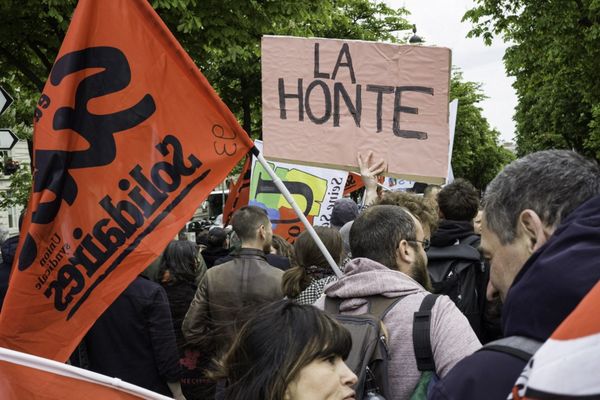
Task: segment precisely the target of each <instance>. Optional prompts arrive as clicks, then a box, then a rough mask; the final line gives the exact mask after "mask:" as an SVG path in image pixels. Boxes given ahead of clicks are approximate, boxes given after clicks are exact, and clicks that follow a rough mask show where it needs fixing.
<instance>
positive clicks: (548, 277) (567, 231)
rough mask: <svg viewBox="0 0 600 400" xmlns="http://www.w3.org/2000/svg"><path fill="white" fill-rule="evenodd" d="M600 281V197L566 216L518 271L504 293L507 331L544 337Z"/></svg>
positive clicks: (503, 323) (536, 337) (533, 336)
mask: <svg viewBox="0 0 600 400" xmlns="http://www.w3.org/2000/svg"><path fill="white" fill-rule="evenodd" d="M598 280H600V196H596V197H594V198H592V199H590V200H588V201H587V202H585V203H584V204H582V205H581V206H579V207H578V208H577V209H575V211H573V212H572V213H571V214H569V215H568V216H567V218H566V219H565V220H564V221H563V222H562V223H561V224H560V225H559V227H558V228H557V230H556V231H555V232H554V234H553V235H552V236H551V237H550V239H549V240H548V241H547V242H546V243H545V244H544V246H542V247H541V248H540V249H538V251H536V252H535V253H534V254H533V255H532V256H531V257H530V258H529V259H528V260H527V262H526V263H525V265H524V266H523V268H522V269H521V271H520V272H519V274H518V275H517V276H516V278H515V281H514V282H513V285H512V286H511V288H510V290H509V291H508V294H507V296H506V302H505V304H504V308H503V311H502V312H503V318H502V325H503V329H504V333H505V335H507V336H509V335H524V336H529V337H532V338H535V339H538V340H546V339H547V338H548V337H549V336H550V334H551V333H552V332H553V331H554V330H555V329H556V328H557V327H558V325H559V324H560V323H561V322H562V320H564V319H565V318H566V317H567V316H568V315H569V314H570V313H571V311H573V309H574V308H575V307H576V306H577V304H578V303H579V302H580V301H581V299H583V297H584V296H585V295H586V294H587V293H588V292H589V291H590V290H591V289H592V287H593V286H594V285H595V284H596V282H598Z"/></svg>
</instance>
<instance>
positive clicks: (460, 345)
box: [315, 258, 481, 400]
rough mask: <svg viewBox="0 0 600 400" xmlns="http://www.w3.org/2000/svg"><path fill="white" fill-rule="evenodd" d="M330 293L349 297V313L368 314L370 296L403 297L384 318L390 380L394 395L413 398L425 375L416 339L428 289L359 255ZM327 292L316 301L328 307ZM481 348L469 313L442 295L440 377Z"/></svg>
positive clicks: (435, 319) (435, 327) (437, 330)
mask: <svg viewBox="0 0 600 400" xmlns="http://www.w3.org/2000/svg"><path fill="white" fill-rule="evenodd" d="M324 294H325V295H327V296H328V297H334V298H335V297H338V298H342V299H346V300H345V301H343V302H342V303H341V306H340V307H341V312H342V313H343V314H364V313H365V312H366V311H367V307H366V304H367V301H366V300H365V299H364V297H367V296H373V295H382V296H385V297H399V296H402V297H403V298H402V299H401V300H400V301H399V302H398V303H396V305H395V306H394V307H393V308H392V309H391V310H390V311H389V312H388V314H387V315H386V317H385V318H384V320H383V322H384V324H385V326H386V328H387V330H388V332H389V338H388V347H389V349H390V353H391V354H390V356H391V360H390V364H389V370H388V373H389V378H390V386H391V387H390V390H391V392H392V399H394V400H396V399H398V400H402V399H409V398H410V395H411V394H412V392H413V391H414V389H415V386H416V384H417V382H418V381H419V378H420V376H421V372H420V371H419V370H418V369H417V362H416V360H415V353H414V350H413V343H412V329H413V314H414V313H415V311H418V309H419V306H420V305H421V302H422V301H423V299H424V298H425V296H426V295H427V294H428V292H427V291H426V290H425V289H424V288H423V287H422V286H421V285H419V284H418V283H417V282H416V281H414V280H413V279H411V278H410V277H409V276H408V275H406V274H403V273H402V272H398V271H392V270H391V269H389V268H387V267H385V266H383V265H381V264H379V263H377V262H375V261H372V260H370V259H368V258H355V259H353V260H352V261H350V262H349V263H348V264H346V269H345V274H344V276H343V277H342V278H341V279H340V280H338V281H335V282H333V283H331V284H329V285H328V286H326V287H325V291H324ZM324 302H325V298H324V296H323V297H321V298H320V299H319V300H317V302H316V303H315V306H316V307H318V308H320V309H323V306H324ZM480 347H481V344H480V343H479V340H478V339H477V336H476V335H475V333H473V330H472V329H471V326H470V325H469V322H468V321H467V319H466V318H465V317H464V315H463V314H462V313H461V312H460V311H459V309H458V308H456V306H455V305H454V303H453V302H452V300H450V298H448V297H447V296H440V297H439V298H438V299H437V302H436V303H435V305H434V307H433V309H432V311H431V348H432V351H433V358H434V360H435V366H436V372H437V374H438V376H440V377H444V376H445V375H446V374H447V373H448V372H449V371H450V370H451V369H452V367H454V365H455V364H456V363H457V362H459V361H460V360H462V359H463V358H465V357H466V356H468V355H470V354H472V353H473V352H475V351H476V350H477V349H479V348H480Z"/></svg>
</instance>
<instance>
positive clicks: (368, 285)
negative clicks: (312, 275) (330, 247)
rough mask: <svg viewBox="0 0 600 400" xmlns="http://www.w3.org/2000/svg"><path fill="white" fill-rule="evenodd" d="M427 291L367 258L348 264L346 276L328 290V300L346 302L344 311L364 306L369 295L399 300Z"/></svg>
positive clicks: (398, 273) (326, 290) (404, 276)
mask: <svg viewBox="0 0 600 400" xmlns="http://www.w3.org/2000/svg"><path fill="white" fill-rule="evenodd" d="M424 291H425V289H423V287H422V286H421V285H419V284H418V283H417V282H416V281H415V280H413V279H412V278H410V277H409V276H408V275H406V274H404V273H402V272H399V271H393V270H391V269H389V268H387V267H386V266H384V265H381V264H379V263H378V262H376V261H373V260H370V259H368V258H355V259H353V260H351V261H350V262H348V263H347V264H346V267H345V270H344V276H343V277H342V278H341V279H339V280H337V281H335V282H333V283H331V284H329V285H328V286H326V287H325V290H324V293H325V294H326V295H327V296H328V297H334V298H336V297H337V298H341V299H347V300H346V301H343V302H342V303H341V305H340V310H341V311H350V310H354V309H357V308H360V307H361V306H363V305H364V304H365V303H366V302H367V301H366V300H365V299H364V298H365V297H368V296H374V295H382V296H385V297H399V296H406V295H409V294H414V293H418V292H424Z"/></svg>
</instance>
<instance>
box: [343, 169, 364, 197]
mask: <svg viewBox="0 0 600 400" xmlns="http://www.w3.org/2000/svg"><path fill="white" fill-rule="evenodd" d="M363 187H365V184H364V183H363V181H362V178H361V177H360V175H358V174H354V173H352V172H350V173H348V179H347V180H346V187H345V188H344V197H345V196H348V195H349V194H350V193H352V192H356V191H357V190H358V189H360V188H363Z"/></svg>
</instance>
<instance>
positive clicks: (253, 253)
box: [234, 248, 267, 261]
mask: <svg viewBox="0 0 600 400" xmlns="http://www.w3.org/2000/svg"><path fill="white" fill-rule="evenodd" d="M234 257H244V258H256V257H259V258H261V259H263V260H265V261H267V258H266V256H265V252H264V251H262V250H259V249H248V248H242V249H239V250H238V251H237V252H236V253H235V255H234Z"/></svg>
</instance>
